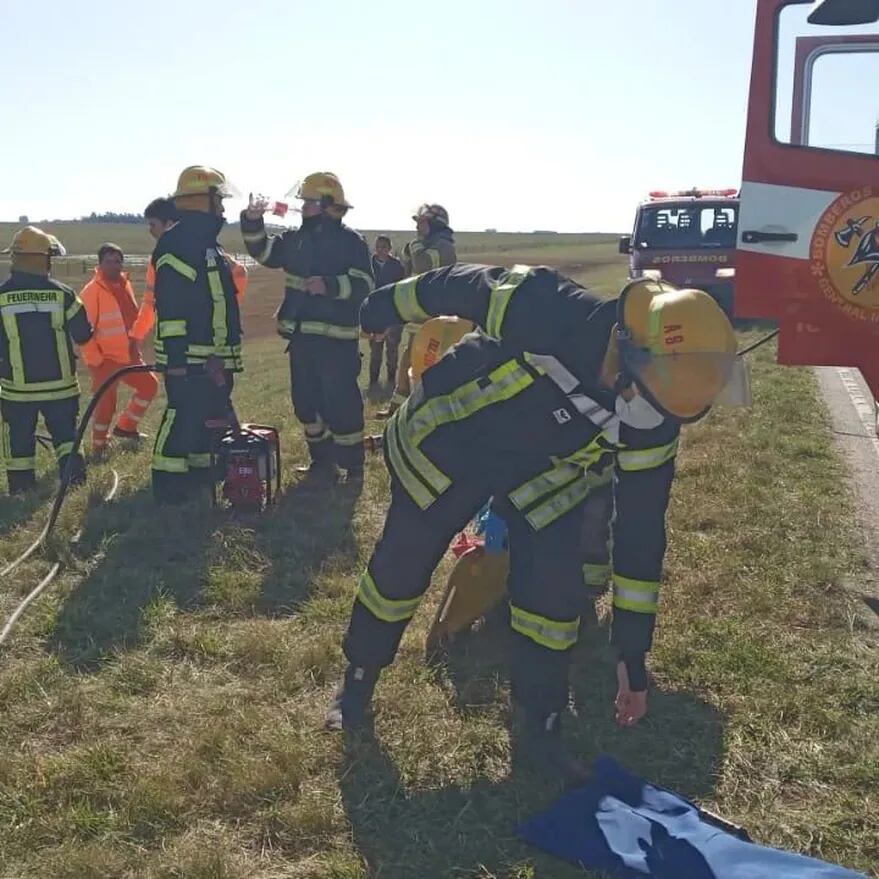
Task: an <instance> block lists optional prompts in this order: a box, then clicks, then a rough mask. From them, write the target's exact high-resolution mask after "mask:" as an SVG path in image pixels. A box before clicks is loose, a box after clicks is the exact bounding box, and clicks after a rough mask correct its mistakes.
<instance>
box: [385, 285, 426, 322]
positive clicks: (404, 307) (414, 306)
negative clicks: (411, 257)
mask: <svg viewBox="0 0 879 879" xmlns="http://www.w3.org/2000/svg"><path fill="white" fill-rule="evenodd" d="M419 277H420V275H415V276H414V277H412V278H405V279H404V280H402V281H398V282H397V283H396V284H394V308H396V309H397V313H398V314H399V315H400V320H401V321H403V322H404V323H405V322H407V321H416V322H418V323H424V321H426V320H429V319H430V315H429V314H428V313H427V312H426V311H425V310H424V309H423V308H422V307H421V306H420V305H419V304H418V295H417V293H416V288H417V287H418V279H419Z"/></svg>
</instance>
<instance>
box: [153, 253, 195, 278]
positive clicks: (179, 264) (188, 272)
mask: <svg viewBox="0 0 879 879" xmlns="http://www.w3.org/2000/svg"><path fill="white" fill-rule="evenodd" d="M162 266H168V267H169V268H172V269H174V271H175V272H177V274H179V275H183V277H184V278H186V280H187V281H194V280H195V278H196V276H197V275H198V272H197V271H196V270H195V269H194V268H193V267H192V266H190V265H187V264H186V263H185V262H183V260H182V259H179V258H178V257H176V256H174V254H173V253H163V254H162V255H161V256H160V257H159V258H158V259H157V260H156V271H157V272H158V270H159V269H160V268H162Z"/></svg>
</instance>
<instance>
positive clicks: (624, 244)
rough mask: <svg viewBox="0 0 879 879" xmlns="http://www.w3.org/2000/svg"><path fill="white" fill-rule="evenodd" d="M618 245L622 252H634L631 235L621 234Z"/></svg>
mask: <svg viewBox="0 0 879 879" xmlns="http://www.w3.org/2000/svg"><path fill="white" fill-rule="evenodd" d="M618 247H619V251H620V253H631V252H632V236H631V235H621V236H620V241H619V245H618Z"/></svg>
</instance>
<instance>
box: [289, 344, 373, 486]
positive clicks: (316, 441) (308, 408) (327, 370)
mask: <svg viewBox="0 0 879 879" xmlns="http://www.w3.org/2000/svg"><path fill="white" fill-rule="evenodd" d="M287 353H288V354H289V356H290V390H291V395H292V397H293V411H294V412H295V413H296V417H297V418H298V419H299V421H300V422H302V426H303V428H304V430H305V441H306V442H307V443H308V451H309V454H310V455H311V460H312V462H313V463H315V464H318V465H321V464H325V465H332V464H333V463H335V464H338V465H339V467H342V468H344V469H346V470H351V469H355V470H356V469H360V468H362V467H363V397H362V396H361V395H360V388H359V387H358V385H357V376H358V373H359V372H360V351H359V349H358V346H357V342H356V341H354V340H348V339H330V338H327V337H326V336H316V335H309V334H302V333H297V334H296V335H295V336H294V337H293V339H292V340H291V341H290V344H289V346H288V347H287Z"/></svg>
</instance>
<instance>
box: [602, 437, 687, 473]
mask: <svg viewBox="0 0 879 879" xmlns="http://www.w3.org/2000/svg"><path fill="white" fill-rule="evenodd" d="M677 453H678V440H677V437H676V438H675V439H674V440H672V442H670V443H667V444H666V445H664V446H654V447H653V448H651V449H633V450H623V451H620V452H619V453H618V455H617V459H618V460H619V462H620V470H626V471H629V472H631V471H637V470H652V469H654V468H656V467H661V466H662V465H663V464H665V463H666V462H668V461H670V460H671V459H672V458H674V456H675V455H676V454H677Z"/></svg>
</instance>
